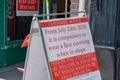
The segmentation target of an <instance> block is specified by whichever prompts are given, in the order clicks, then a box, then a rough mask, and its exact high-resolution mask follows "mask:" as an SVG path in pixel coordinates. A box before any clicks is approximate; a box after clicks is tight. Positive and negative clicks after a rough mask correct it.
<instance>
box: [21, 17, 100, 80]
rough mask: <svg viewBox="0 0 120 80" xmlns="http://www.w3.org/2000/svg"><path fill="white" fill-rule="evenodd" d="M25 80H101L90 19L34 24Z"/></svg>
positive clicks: (35, 21)
mask: <svg viewBox="0 0 120 80" xmlns="http://www.w3.org/2000/svg"><path fill="white" fill-rule="evenodd" d="M31 27H32V28H31V33H30V37H31V38H30V42H29V47H28V51H27V59H26V66H25V72H24V77H23V80H101V76H100V71H99V66H98V62H97V58H96V52H95V50H94V46H93V41H92V37H91V32H90V29H89V24H88V19H87V18H86V17H83V18H79V17H74V18H65V19H54V20H43V21H38V20H37V18H35V19H33V21H32V24H31Z"/></svg>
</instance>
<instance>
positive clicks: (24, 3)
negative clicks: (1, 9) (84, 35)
mask: <svg viewBox="0 0 120 80" xmlns="http://www.w3.org/2000/svg"><path fill="white" fill-rule="evenodd" d="M38 12H39V0H16V14H17V16H33V14H37V13H38Z"/></svg>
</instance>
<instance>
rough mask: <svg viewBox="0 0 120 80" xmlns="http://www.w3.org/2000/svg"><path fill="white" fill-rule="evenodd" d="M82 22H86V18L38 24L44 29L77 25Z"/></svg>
mask: <svg viewBox="0 0 120 80" xmlns="http://www.w3.org/2000/svg"><path fill="white" fill-rule="evenodd" d="M84 22H88V18H76V19H66V20H65V19H64V20H54V21H53V20H52V21H44V22H40V25H41V27H42V28H46V27H54V26H62V25H68V24H77V23H84Z"/></svg>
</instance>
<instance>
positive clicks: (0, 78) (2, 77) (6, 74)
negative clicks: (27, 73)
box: [0, 62, 24, 80]
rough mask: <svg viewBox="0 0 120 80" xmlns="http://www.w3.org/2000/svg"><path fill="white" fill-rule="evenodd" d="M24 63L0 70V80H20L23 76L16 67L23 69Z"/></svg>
mask: <svg viewBox="0 0 120 80" xmlns="http://www.w3.org/2000/svg"><path fill="white" fill-rule="evenodd" d="M23 66H24V62H22V63H18V64H15V65H12V66H9V67H4V68H1V69H0V80H22V76H23V74H22V73H20V72H19V71H18V70H17V67H21V68H23Z"/></svg>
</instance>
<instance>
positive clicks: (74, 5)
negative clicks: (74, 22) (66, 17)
mask: <svg viewBox="0 0 120 80" xmlns="http://www.w3.org/2000/svg"><path fill="white" fill-rule="evenodd" d="M70 1H71V5H70V12H78V10H79V1H80V0H70ZM90 2H91V0H86V5H85V10H86V13H87V15H88V16H89V10H90V9H89V8H90ZM70 16H71V17H73V16H78V13H76V14H71V15H70Z"/></svg>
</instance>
